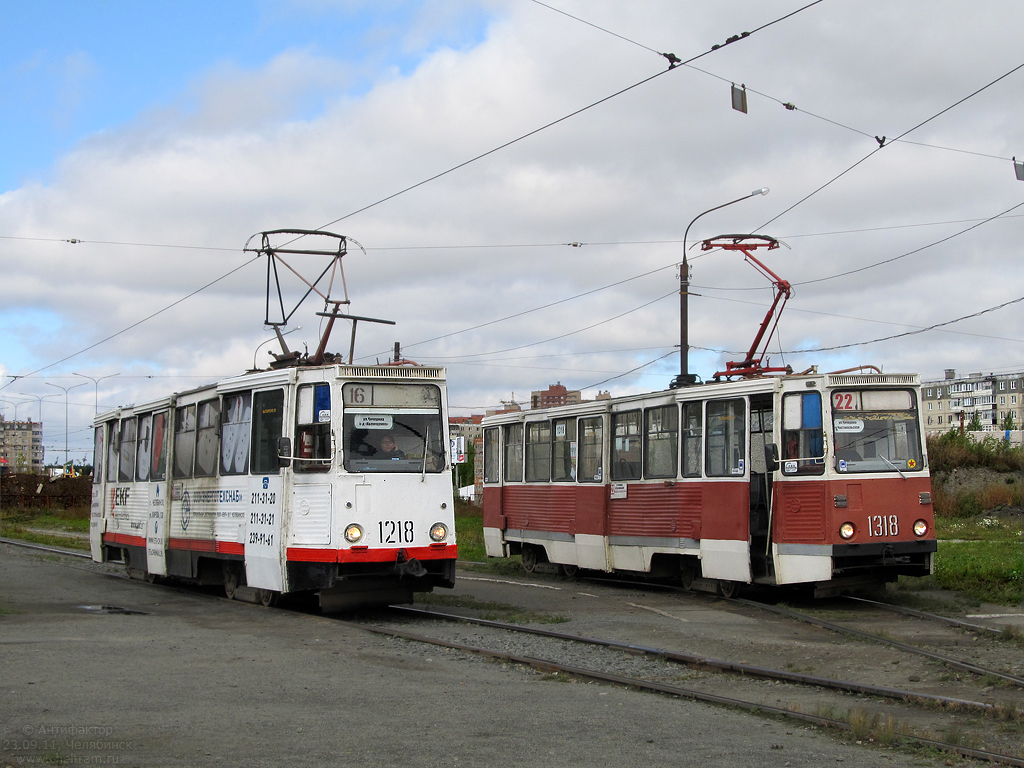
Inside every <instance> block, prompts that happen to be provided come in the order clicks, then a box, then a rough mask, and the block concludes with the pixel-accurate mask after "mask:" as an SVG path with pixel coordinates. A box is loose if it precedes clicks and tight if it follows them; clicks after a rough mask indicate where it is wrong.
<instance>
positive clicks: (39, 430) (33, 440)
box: [0, 415, 44, 474]
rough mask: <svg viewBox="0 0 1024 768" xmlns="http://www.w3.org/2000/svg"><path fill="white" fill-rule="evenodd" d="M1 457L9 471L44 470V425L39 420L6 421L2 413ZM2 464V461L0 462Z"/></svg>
mask: <svg viewBox="0 0 1024 768" xmlns="http://www.w3.org/2000/svg"><path fill="white" fill-rule="evenodd" d="M0 458H2V459H6V460H7V463H6V464H3V466H5V467H6V468H7V470H8V471H9V472H29V473H32V474H40V473H42V471H43V466H44V461H43V425H42V423H41V422H38V421H31V420H29V421H6V420H4V417H3V416H2V415H0ZM0 464H2V462H0Z"/></svg>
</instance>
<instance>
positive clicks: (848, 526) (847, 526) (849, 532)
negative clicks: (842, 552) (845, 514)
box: [839, 523, 857, 539]
mask: <svg viewBox="0 0 1024 768" xmlns="http://www.w3.org/2000/svg"><path fill="white" fill-rule="evenodd" d="M856 531H857V529H856V528H854V527H853V523H843V524H842V525H841V526H839V535H840V536H842V537H843V538H844V539H852V538H853V534H854V533H856Z"/></svg>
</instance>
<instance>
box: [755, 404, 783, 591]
mask: <svg viewBox="0 0 1024 768" xmlns="http://www.w3.org/2000/svg"><path fill="white" fill-rule="evenodd" d="M772 402H773V399H772V395H770V394H765V395H754V396H752V397H751V398H750V567H751V575H752V576H753V577H754V578H757V577H758V576H767V575H769V564H770V563H771V558H770V554H771V552H770V549H769V538H770V535H769V529H770V527H771V519H770V516H769V506H770V501H771V498H772V472H771V469H770V468H769V467H768V459H767V457H766V453H765V449H766V448H768V446H770V445H772V444H777V443H776V440H775V438H774V432H773V428H774V427H773V425H774V411H773V406H772Z"/></svg>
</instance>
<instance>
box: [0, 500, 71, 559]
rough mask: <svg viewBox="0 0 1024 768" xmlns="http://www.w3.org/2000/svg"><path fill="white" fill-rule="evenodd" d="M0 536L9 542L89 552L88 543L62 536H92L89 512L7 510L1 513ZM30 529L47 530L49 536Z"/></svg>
mask: <svg viewBox="0 0 1024 768" xmlns="http://www.w3.org/2000/svg"><path fill="white" fill-rule="evenodd" d="M0 515H2V516H0V536H3V537H6V538H8V539H18V540H19V541H27V542H29V543H30V544H44V545H47V546H52V547H65V548H67V549H81V550H87V549H89V542H88V540H86V539H79V538H75V537H71V536H61V533H62V532H66V533H88V532H89V509H88V507H84V508H83V507H78V508H74V507H73V508H70V509H64V508H61V507H40V508H39V509H24V508H21V509H5V510H3V511H2V512H0ZM29 528H41V529H46V531H47V532H46V533H37V532H34V531H29V530H28V529H29Z"/></svg>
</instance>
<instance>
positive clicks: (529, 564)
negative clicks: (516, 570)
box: [523, 546, 537, 573]
mask: <svg viewBox="0 0 1024 768" xmlns="http://www.w3.org/2000/svg"><path fill="white" fill-rule="evenodd" d="M536 568H537V550H536V549H534V548H533V547H531V546H524V547H523V570H524V571H526V572H527V573H533V572H534V570H536Z"/></svg>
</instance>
